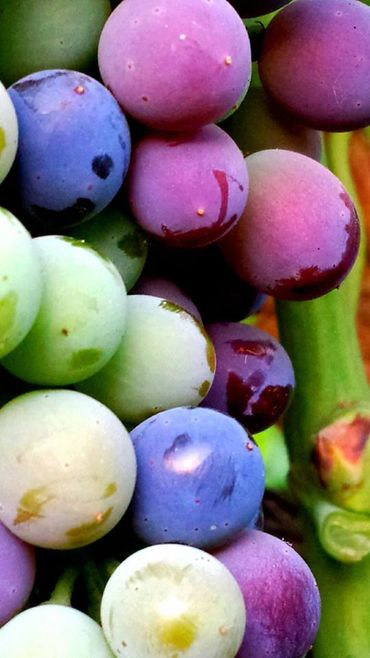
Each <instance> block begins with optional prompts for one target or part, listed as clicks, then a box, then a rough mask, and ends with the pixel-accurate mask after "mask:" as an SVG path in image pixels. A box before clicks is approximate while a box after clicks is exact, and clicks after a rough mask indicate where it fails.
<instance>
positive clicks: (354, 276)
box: [323, 132, 366, 313]
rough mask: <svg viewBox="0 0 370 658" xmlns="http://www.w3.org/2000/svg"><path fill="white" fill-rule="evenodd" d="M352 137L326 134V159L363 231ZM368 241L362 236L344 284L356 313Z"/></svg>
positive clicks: (343, 290) (344, 295)
mask: <svg viewBox="0 0 370 658" xmlns="http://www.w3.org/2000/svg"><path fill="white" fill-rule="evenodd" d="M351 137H352V133H351V132H346V133H326V134H325V136H324V140H323V144H324V157H325V163H326V165H327V167H328V168H329V169H330V170H331V171H332V172H333V174H335V175H336V176H337V177H338V178H339V179H340V180H341V181H342V183H343V185H344V187H345V188H346V190H347V192H348V194H349V195H350V196H351V198H352V201H353V202H354V204H355V206H356V209H357V213H358V216H359V220H360V225H361V229H363V227H364V221H363V213H362V210H361V204H360V202H359V198H358V194H357V191H356V187H355V184H354V182H353V178H352V173H351V167H350V163H349V155H348V153H349V143H350V139H351ZM365 252H366V240H365V238H364V236H362V239H361V243H360V250H359V255H358V257H357V260H356V263H355V265H354V267H353V268H352V271H351V272H350V274H349V276H348V277H347V278H346V280H345V281H344V283H343V284H342V294H343V298H344V300H345V302H346V304H347V311H348V310H349V309H350V310H351V312H352V313H356V310H357V305H358V299H359V293H360V288H361V277H362V271H363V266H364V261H365Z"/></svg>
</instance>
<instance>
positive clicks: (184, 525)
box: [131, 407, 265, 548]
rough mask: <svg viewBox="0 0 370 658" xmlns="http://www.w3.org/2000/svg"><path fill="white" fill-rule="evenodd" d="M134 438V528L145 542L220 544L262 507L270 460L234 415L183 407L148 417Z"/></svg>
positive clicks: (199, 544)
mask: <svg viewBox="0 0 370 658" xmlns="http://www.w3.org/2000/svg"><path fill="white" fill-rule="evenodd" d="M131 438H132V441H133V444H134V448H135V453H136V458H137V463H138V478H137V484H136V488H135V494H134V498H133V501H132V518H133V526H134V529H135V530H136V532H137V533H138V535H139V536H140V537H141V538H142V539H143V540H144V541H145V542H146V543H150V544H157V543H163V542H166V541H168V542H180V543H184V544H190V545H193V546H198V547H200V548H207V547H210V546H217V545H220V544H222V543H225V542H226V541H229V540H230V538H232V537H233V536H235V535H236V534H237V533H238V532H240V531H241V530H242V529H243V528H245V527H246V526H247V525H248V524H249V523H250V522H251V521H252V520H253V519H254V517H255V516H256V514H257V513H258V510H259V507H260V504H261V502H262V496H263V492H264V484H265V480H264V466H263V460H262V457H261V454H260V451H259V448H258V447H257V446H256V444H255V443H254V442H253V440H252V438H251V436H250V435H248V433H247V432H246V431H245V430H244V429H243V428H242V426H241V425H239V423H237V422H236V421H235V420H234V419H232V418H230V417H228V416H225V415H224V414H221V413H218V412H217V411H215V410H213V409H203V408H201V409H194V408H187V407H180V408H177V409H170V410H168V411H164V412H162V413H160V414H158V415H156V416H154V417H153V418H151V419H148V420H147V421H145V422H144V423H141V424H140V425H138V426H137V427H136V428H135V429H134V430H133V431H132V432H131Z"/></svg>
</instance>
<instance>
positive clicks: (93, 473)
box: [0, 389, 136, 549]
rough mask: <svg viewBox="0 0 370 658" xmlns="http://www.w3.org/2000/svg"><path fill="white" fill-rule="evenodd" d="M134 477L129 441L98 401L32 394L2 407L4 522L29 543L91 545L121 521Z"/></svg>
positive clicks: (0, 504) (0, 509)
mask: <svg viewBox="0 0 370 658" xmlns="http://www.w3.org/2000/svg"><path fill="white" fill-rule="evenodd" d="M135 480H136V457H135V452H134V448H133V445H132V442H131V439H130V436H129V434H128V432H127V430H126V429H125V427H124V426H123V425H122V423H121V422H120V420H119V419H118V418H117V417H116V416H115V415H114V414H113V413H112V412H111V411H110V410H109V409H107V408H106V407H105V406H104V405H102V404H101V403H100V402H97V400H94V399H93V398H90V397H89V396H87V395H83V394H82V393H78V392H77V391H70V390H63V389H55V390H44V391H33V392H31V393H26V394H24V395H20V396H19V397H17V398H15V399H13V400H12V401H11V402H9V403H7V404H6V405H5V406H4V407H2V408H1V409H0V520H1V521H2V522H3V523H4V525H6V526H7V528H8V529H9V530H10V531H11V532H13V533H14V534H15V535H17V536H18V537H20V538H21V539H23V540H24V541H26V542H28V543H30V544H34V545H36V546H41V547H45V548H58V549H59V548H63V549H67V548H77V547H79V546H85V545H87V544H91V543H92V542H94V541H96V540H97V539H100V537H102V536H103V535H105V534H106V533H107V532H109V530H111V529H112V528H113V527H114V526H115V525H116V524H117V523H118V521H119V520H120V519H121V517H122V516H123V514H124V513H125V511H126V509H127V507H128V505H129V503H130V500H131V498H132V494H133V491H134V486H135Z"/></svg>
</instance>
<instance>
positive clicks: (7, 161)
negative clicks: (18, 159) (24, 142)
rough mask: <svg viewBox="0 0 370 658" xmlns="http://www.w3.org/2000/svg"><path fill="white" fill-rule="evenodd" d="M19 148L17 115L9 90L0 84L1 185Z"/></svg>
mask: <svg viewBox="0 0 370 658" xmlns="http://www.w3.org/2000/svg"><path fill="white" fill-rule="evenodd" d="M17 148H18V121H17V115H16V113H15V109H14V105H13V103H12V100H11V98H10V96H9V94H8V92H7V90H6V89H5V87H4V85H3V83H2V82H0V183H1V182H2V181H3V180H4V178H5V176H6V175H7V174H8V173H9V170H10V168H11V166H12V164H13V162H14V158H15V155H16V152H17Z"/></svg>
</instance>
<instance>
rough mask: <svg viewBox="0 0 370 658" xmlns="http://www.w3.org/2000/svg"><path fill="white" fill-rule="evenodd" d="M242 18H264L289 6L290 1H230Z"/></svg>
mask: <svg viewBox="0 0 370 658" xmlns="http://www.w3.org/2000/svg"><path fill="white" fill-rule="evenodd" d="M229 2H230V4H231V5H232V6H233V7H234V9H236V11H237V12H238V14H240V16H241V17H242V18H253V17H254V16H263V14H269V13H270V12H271V11H276V9H280V7H284V5H287V4H288V2H290V0H229Z"/></svg>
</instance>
